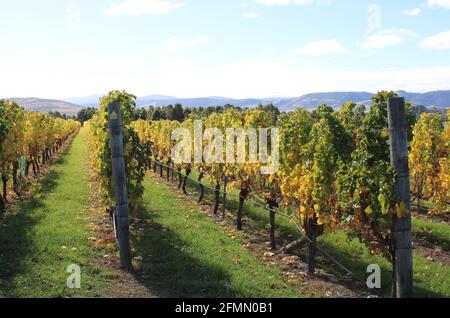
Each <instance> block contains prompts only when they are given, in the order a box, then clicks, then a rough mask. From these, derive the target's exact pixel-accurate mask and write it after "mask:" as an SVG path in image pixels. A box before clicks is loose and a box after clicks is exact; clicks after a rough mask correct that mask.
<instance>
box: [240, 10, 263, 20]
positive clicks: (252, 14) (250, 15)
mask: <svg viewBox="0 0 450 318" xmlns="http://www.w3.org/2000/svg"><path fill="white" fill-rule="evenodd" d="M242 16H243V17H244V18H247V19H257V18H260V17H261V16H260V15H259V14H258V13H256V12H244V13H243V14H242Z"/></svg>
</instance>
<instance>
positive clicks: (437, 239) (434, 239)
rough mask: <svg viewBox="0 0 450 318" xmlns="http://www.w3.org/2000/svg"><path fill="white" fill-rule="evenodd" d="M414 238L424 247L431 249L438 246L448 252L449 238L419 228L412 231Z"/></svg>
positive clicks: (449, 247) (449, 248) (449, 246)
mask: <svg viewBox="0 0 450 318" xmlns="http://www.w3.org/2000/svg"><path fill="white" fill-rule="evenodd" d="M414 238H415V239H417V240H418V241H420V243H421V244H422V245H424V246H426V247H429V248H433V247H435V246H439V247H442V248H443V249H444V250H446V251H448V250H450V238H447V237H443V236H442V235H440V234H438V233H435V232H430V231H427V230H424V229H420V228H419V229H415V230H414Z"/></svg>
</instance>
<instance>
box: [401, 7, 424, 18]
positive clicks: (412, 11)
mask: <svg viewBox="0 0 450 318" xmlns="http://www.w3.org/2000/svg"><path fill="white" fill-rule="evenodd" d="M421 12H422V10H421V9H420V8H414V9H406V10H404V11H403V14H404V15H409V16H411V17H416V16H418V15H419V14H420V13H421Z"/></svg>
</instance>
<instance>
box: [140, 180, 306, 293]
mask: <svg viewBox="0 0 450 318" xmlns="http://www.w3.org/2000/svg"><path fill="white" fill-rule="evenodd" d="M144 186H145V195H144V199H143V204H142V208H141V210H140V215H141V217H142V218H144V219H147V220H149V222H148V223H147V225H146V226H145V230H144V231H142V234H141V235H140V236H138V237H136V238H135V242H134V246H135V247H136V252H137V253H138V254H139V255H141V256H142V257H143V264H142V272H143V276H144V278H145V279H146V284H148V285H149V286H151V287H152V289H153V290H155V289H156V290H157V292H158V294H160V295H161V296H168V295H170V296H174V297H263V298H264V297H305V296H306V295H305V293H304V290H303V289H302V287H301V286H299V285H298V284H297V283H296V284H291V283H288V282H286V280H285V278H284V277H283V274H282V272H281V271H280V270H279V269H278V268H270V267H269V266H268V265H266V264H265V263H264V262H263V261H262V260H260V259H259V258H258V257H257V256H256V255H253V254H252V253H251V252H249V251H247V250H246V249H245V248H244V247H242V244H243V242H244V237H243V236H242V234H234V235H230V234H227V233H226V232H225V231H224V229H222V228H221V227H220V225H219V224H217V223H215V222H212V221H211V220H210V219H209V218H208V217H207V216H206V215H204V214H203V213H202V212H201V211H200V210H199V208H198V205H197V204H196V203H195V202H192V201H189V200H187V199H186V198H185V197H182V196H181V195H179V194H177V193H175V192H173V191H172V190H171V189H170V188H169V187H168V186H167V185H165V184H163V183H159V182H158V183H157V182H155V179H152V178H147V179H146V180H145V182H144Z"/></svg>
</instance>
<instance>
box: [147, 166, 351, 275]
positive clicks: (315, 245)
mask: <svg viewBox="0 0 450 318" xmlns="http://www.w3.org/2000/svg"><path fill="white" fill-rule="evenodd" d="M152 161H153V162H155V163H158V164H159V165H160V166H162V167H165V168H169V169H173V167H171V166H169V165H166V164H164V163H162V162H160V161H158V160H155V159H152ZM177 173H178V175H179V176H182V177H184V178H186V179H189V180H191V181H193V182H194V183H196V184H199V185H202V186H203V187H206V188H208V189H210V190H213V191H217V190H216V189H215V188H213V187H212V186H210V185H208V184H204V183H202V182H199V181H198V180H195V179H194V178H191V177H189V176H188V175H186V174H184V173H182V172H181V171H177ZM219 192H220V193H221V194H222V193H226V194H227V195H231V196H233V197H235V198H239V199H245V200H246V201H247V202H251V203H253V204H254V205H256V206H259V207H261V208H263V209H265V210H267V211H269V212H273V213H275V214H278V215H280V216H283V217H285V218H287V219H289V221H290V222H291V223H292V224H294V226H295V228H296V230H297V231H298V232H299V233H300V235H302V236H303V237H304V238H305V239H306V240H307V241H308V242H309V243H310V244H312V245H313V246H314V247H315V248H316V249H317V250H318V251H319V252H321V253H322V254H323V255H325V256H326V257H328V258H329V259H330V260H331V261H332V262H333V263H334V264H336V265H337V266H338V267H340V268H341V269H342V270H344V271H345V272H346V273H347V275H350V276H352V277H353V278H355V279H356V280H358V281H360V279H359V278H358V277H357V276H356V275H355V274H354V273H353V272H352V271H351V270H349V269H348V268H347V267H345V266H344V265H342V264H341V263H340V262H339V261H337V260H336V259H335V258H334V257H333V256H331V255H330V254H329V253H327V252H326V251H324V250H323V249H322V248H320V247H319V246H317V244H315V243H314V242H313V241H312V240H311V239H310V238H309V237H308V236H307V235H306V233H305V231H304V230H303V229H302V228H301V226H300V225H299V224H298V222H297V221H296V220H295V218H294V217H293V216H292V215H289V214H286V213H283V212H279V211H277V210H274V209H270V208H268V207H267V206H266V205H264V204H262V203H260V202H257V201H255V200H252V199H249V198H244V197H241V196H240V195H238V194H234V193H232V192H227V191H226V190H225V191H222V190H219Z"/></svg>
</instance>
